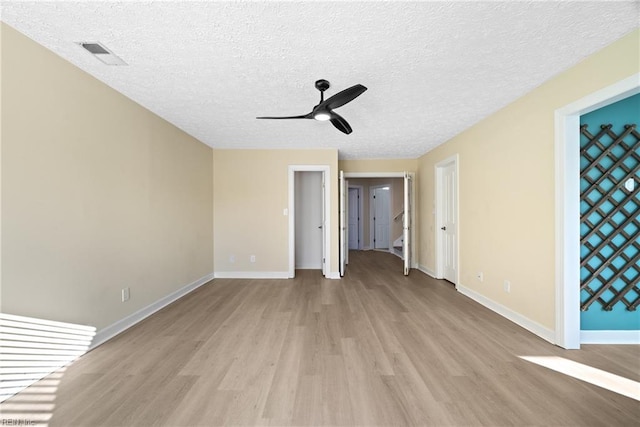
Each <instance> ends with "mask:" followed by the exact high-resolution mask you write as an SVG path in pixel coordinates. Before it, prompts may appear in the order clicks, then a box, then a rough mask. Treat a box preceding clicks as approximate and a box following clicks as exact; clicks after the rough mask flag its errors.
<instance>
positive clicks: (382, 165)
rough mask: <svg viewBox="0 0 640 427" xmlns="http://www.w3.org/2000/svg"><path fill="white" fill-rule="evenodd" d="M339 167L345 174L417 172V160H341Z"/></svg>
mask: <svg viewBox="0 0 640 427" xmlns="http://www.w3.org/2000/svg"><path fill="white" fill-rule="evenodd" d="M338 167H339V168H340V170H341V171H344V172H415V171H417V170H418V160H417V159H372V160H340V161H339V162H338Z"/></svg>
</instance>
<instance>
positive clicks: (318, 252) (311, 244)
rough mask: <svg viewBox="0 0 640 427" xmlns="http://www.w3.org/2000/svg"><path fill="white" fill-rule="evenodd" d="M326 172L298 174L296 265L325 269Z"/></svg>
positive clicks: (296, 181) (296, 182)
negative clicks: (324, 183)
mask: <svg viewBox="0 0 640 427" xmlns="http://www.w3.org/2000/svg"><path fill="white" fill-rule="evenodd" d="M322 177H323V173H322V172H296V174H295V186H296V189H295V191H296V197H295V210H296V216H295V235H296V241H295V246H296V248H295V268H298V269H318V270H320V269H323V270H324V268H323V262H322V261H323V257H324V253H323V252H324V238H323V237H324V236H323V233H322V230H323V228H322V227H323V222H324V195H323V191H322V187H323V185H322Z"/></svg>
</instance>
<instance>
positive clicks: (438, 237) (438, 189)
mask: <svg viewBox="0 0 640 427" xmlns="http://www.w3.org/2000/svg"><path fill="white" fill-rule="evenodd" d="M450 164H453V165H454V167H455V176H456V200H455V205H456V208H455V215H456V282H455V283H454V286H455V287H456V289H457V287H458V283H460V167H459V165H460V162H459V155H458V153H456V154H454V155H452V156H449V157H447V158H446V159H443V160H441V161H439V162H438V163H436V164H435V165H434V174H435V179H434V181H433V182H434V186H435V191H434V194H435V203H434V204H435V211H436V217H435V219H434V220H435V224H434V225H435V227H433V232H434V233H435V236H434V238H435V243H436V245H435V247H436V250H435V261H436V262H435V264H436V265H435V268H436V270H435V273H436V276H435V277H436V278H437V279H443V278H444V265H443V258H444V257H443V256H442V251H443V249H442V246H443V243H442V233H440V232H439V231H440V227H439V225H438V224H440V223H441V218H442V203H441V199H442V168H444V167H446V166H449V165H450Z"/></svg>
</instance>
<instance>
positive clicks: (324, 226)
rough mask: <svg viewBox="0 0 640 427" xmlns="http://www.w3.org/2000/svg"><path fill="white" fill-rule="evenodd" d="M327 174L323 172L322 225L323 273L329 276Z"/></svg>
mask: <svg viewBox="0 0 640 427" xmlns="http://www.w3.org/2000/svg"><path fill="white" fill-rule="evenodd" d="M325 175H326V174H325V173H324V172H322V224H321V225H320V227H321V228H322V275H323V276H324V277H327V275H328V274H329V268H328V267H327V233H330V232H331V230H328V229H327V214H326V210H327V201H326V198H327V188H326V183H325V180H326V176H325Z"/></svg>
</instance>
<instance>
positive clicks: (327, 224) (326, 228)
mask: <svg viewBox="0 0 640 427" xmlns="http://www.w3.org/2000/svg"><path fill="white" fill-rule="evenodd" d="M330 170H331V168H330V166H329V165H289V207H288V210H287V211H286V212H284V215H288V216H289V278H290V279H292V278H294V277H295V275H296V221H295V214H296V212H295V211H296V203H295V202H296V199H295V197H296V192H295V173H296V172H322V182H323V186H324V189H323V195H324V203H323V205H324V213H323V217H324V224H323V228H322V246H323V255H324V262H323V263H322V274H323V276H325V277H329V276H330V274H331V273H330V271H331V268H330V267H331V185H330V183H329V182H328V181H329V178H330V177H331V174H330Z"/></svg>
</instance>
